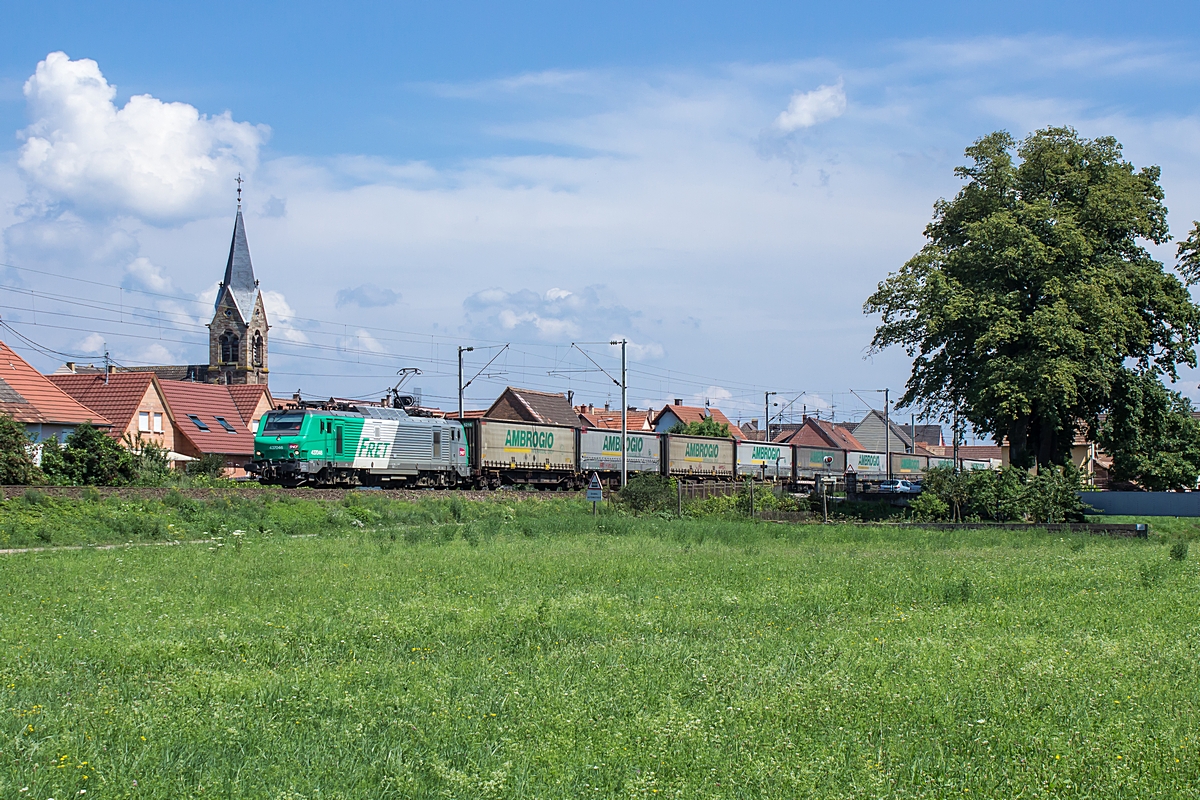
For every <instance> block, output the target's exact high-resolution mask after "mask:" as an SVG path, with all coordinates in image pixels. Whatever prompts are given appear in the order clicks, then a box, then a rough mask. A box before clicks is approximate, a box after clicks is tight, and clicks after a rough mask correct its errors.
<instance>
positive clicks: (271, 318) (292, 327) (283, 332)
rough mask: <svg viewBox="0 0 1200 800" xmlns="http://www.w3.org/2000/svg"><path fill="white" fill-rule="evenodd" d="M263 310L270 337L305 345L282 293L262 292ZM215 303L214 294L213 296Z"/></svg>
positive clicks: (292, 312) (304, 336) (306, 338)
mask: <svg viewBox="0 0 1200 800" xmlns="http://www.w3.org/2000/svg"><path fill="white" fill-rule="evenodd" d="M261 293H262V300H263V309H264V310H265V311H266V312H267V322H268V323H269V324H270V325H271V330H272V331H273V333H272V334H271V335H272V336H278V337H281V338H283V339H285V340H287V341H289V342H295V343H297V344H307V343H308V341H309V339H308V336H306V335H305V333H304V331H302V330H300V328H299V326H298V324H297V323H298V322H299V320H297V318H296V317H297V314H296V312H295V310H294V309H293V308H292V307H291V305H290V304H289V303H288V301H287V298H286V297H284V296H283V292H278V291H275V290H272V289H267V290H262V292H261ZM213 301H214V302H215V301H216V293H214V294H213Z"/></svg>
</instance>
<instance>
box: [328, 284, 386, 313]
mask: <svg viewBox="0 0 1200 800" xmlns="http://www.w3.org/2000/svg"><path fill="white" fill-rule="evenodd" d="M399 300H400V293H399V292H396V291H393V290H392V289H384V288H382V287H379V286H376V285H375V284H373V283H364V284H361V285H359V286H355V287H354V288H353V289H339V290H338V293H337V300H336V302H335V305H336V306H337V307H338V308H343V307H345V306H358V307H359V308H383V307H385V306H394V305H395V304H396V303H397V302H399Z"/></svg>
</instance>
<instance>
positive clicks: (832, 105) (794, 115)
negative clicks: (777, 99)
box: [775, 79, 846, 133]
mask: <svg viewBox="0 0 1200 800" xmlns="http://www.w3.org/2000/svg"><path fill="white" fill-rule="evenodd" d="M845 112H846V92H845V90H844V89H843V88H842V81H841V79H838V82H837V83H835V84H833V85H831V86H818V87H817V88H816V89H813V90H812V91H811V92H796V93H795V94H794V95H792V100H791V102H790V103H788V107H787V109H786V110H784V111H783V112H782V113H781V114H780V115H779V116H778V117H776V118H775V127H776V128H779V130H781V131H784V132H785V133H791V132H792V131H795V130H799V129H800V128H811V127H812V126H813V125H817V124H819V123H822V122H827V121H829V120H831V119H836V118H837V117H840V116H841V115H842V114H844V113H845Z"/></svg>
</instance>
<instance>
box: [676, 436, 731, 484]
mask: <svg viewBox="0 0 1200 800" xmlns="http://www.w3.org/2000/svg"><path fill="white" fill-rule="evenodd" d="M664 440H665V441H664V449H665V450H666V453H667V457H666V461H665V464H664V472H663V474H665V475H674V476H676V477H680V478H696V479H714V478H722V479H729V478H732V477H733V475H734V467H735V455H734V440H733V439H715V438H711V437H708V436H682V435H679V434H674V433H668V434H664Z"/></svg>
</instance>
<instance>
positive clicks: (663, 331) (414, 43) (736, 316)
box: [0, 3, 1200, 418]
mask: <svg viewBox="0 0 1200 800" xmlns="http://www.w3.org/2000/svg"><path fill="white" fill-rule="evenodd" d="M647 5H648V4H634V3H629V4H605V5H604V6H603V7H602V8H595V7H584V6H566V5H564V4H549V3H546V4H522V5H520V6H509V7H499V6H496V5H495V4H476V5H472V4H455V5H445V6H444V7H438V8H436V9H435V8H430V4H421V5H416V4H379V5H372V4H358V5H355V6H350V7H348V8H344V9H343V8H340V7H339V8H338V9H331V8H330V7H328V6H317V5H306V4H303V3H299V4H297V3H292V4H277V5H265V4H257V5H252V6H251V5H249V4H246V5H240V4H237V5H235V4H205V5H204V6H203V9H202V10H200V11H198V10H196V9H195V8H194V7H191V6H188V7H185V6H179V8H178V10H171V9H165V10H164V8H163V7H162V6H160V5H155V4H137V3H127V4H121V5H120V6H119V7H110V8H105V7H101V6H97V5H95V4H74V5H71V4H65V5H62V4H58V5H54V6H52V7H32V6H33V4H20V5H17V4H9V7H6V9H5V20H6V24H5V26H4V27H3V30H0V44H2V45H3V46H2V47H0V131H3V132H5V133H4V134H3V137H0V141H7V142H8V144H7V145H0V229H2V230H3V237H2V239H0V248H2V252H0V255H2V257H3V263H5V264H9V265H12V267H17V268H20V269H14V268H9V269H8V271H7V273H6V274H5V275H4V283H5V284H6V285H7V286H8V287H9V288H8V289H6V290H4V291H3V293H2V294H0V315H2V316H3V318H4V319H5V320H7V321H9V322H11V323H12V324H13V325H14V326H16V327H17V328H18V329H19V330H20V331H21V332H22V333H24V334H25V335H27V336H28V337H29V338H30V339H33V340H34V341H37V342H39V343H41V344H43V345H46V346H48V347H51V348H53V349H55V350H60V351H62V352H69V353H72V354H80V355H89V354H91V355H95V354H97V353H98V352H100V351H101V350H102V348H103V346H104V345H107V346H108V348H109V349H110V351H111V352H112V353H113V354H114V356H115V357H117V358H118V360H122V361H124V362H125V363H130V364H133V363H142V362H161V361H171V362H186V361H198V360H199V361H202V360H204V351H203V348H202V346H201V343H202V342H203V322H206V321H207V314H208V313H210V312H206V311H205V306H204V301H205V300H206V299H207V298H209V297H211V296H212V292H213V285H214V283H215V281H216V280H218V279H219V277H220V271H221V269H222V267H223V264H224V257H225V251H226V249H227V247H228V237H229V230H230V227H231V223H232V219H231V217H232V211H233V203H232V196H233V192H232V188H233V183H232V178H233V176H234V175H235V174H236V173H237V172H238V171H241V172H243V173H244V174H246V175H247V178H248V183H247V184H246V198H247V200H246V216H247V228H248V233H249V237H250V244H251V250H252V252H253V255H254V260H255V266H256V269H257V271H258V274H259V277H260V279H261V280H262V285H263V288H264V289H266V290H268V291H269V294H268V313H269V314H271V316H272V318H273V321H274V323H275V328H274V329H273V331H272V333H273V339H272V348H271V349H272V388H273V389H274V390H275V391H276V392H277V393H278V394H290V393H291V392H292V391H295V390H296V389H301V390H303V391H305V392H307V393H311V394H314V395H322V394H323V395H329V394H339V395H346V396H352V395H360V394H362V395H368V394H374V393H377V392H378V391H379V390H380V389H381V388H382V387H383V386H385V385H386V384H387V383H388V376H389V375H391V374H392V373H394V372H395V370H396V369H398V368H399V367H401V366H418V367H420V368H422V369H423V370H425V373H426V374H425V375H422V376H421V378H420V379H419V380H420V381H421V383H416V382H414V384H415V385H421V386H422V388H423V389H424V392H425V394H426V395H428V396H430V397H432V398H435V400H436V402H438V403H440V404H442V405H449V404H450V401H449V398H450V397H452V396H453V394H454V379H453V373H454V359H455V352H456V350H455V348H456V346H457V345H459V344H479V345H486V344H490V343H498V342H513V343H514V344H513V346H512V348H511V349H510V350H509V351H508V352H507V353H505V354H504V355H503V356H502V357H501V358H500V359H498V361H497V365H496V366H494V367H493V369H492V370H490V371H489V372H488V373H487V374H485V376H483V377H481V378H480V380H479V381H478V382H477V383H476V384H475V386H473V387H472V388H471V390H469V391H468V395H469V397H471V398H473V399H474V400H475V401H476V402H475V403H473V404H474V405H479V404H482V403H483V402H484V401H485V400H486V399H487V398H490V397H492V396H494V395H495V393H496V392H497V391H498V389H499V388H500V387H502V386H503V385H504V384H506V383H512V384H515V385H526V386H536V387H539V388H553V389H560V390H566V389H568V388H569V389H571V390H573V391H574V392H575V393H576V396H577V397H578V398H580V399H581V400H591V401H593V402H597V403H603V402H604V401H605V400H608V399H610V397H611V398H612V399H615V395H614V394H613V392H612V386H611V383H608V382H607V379H605V378H604V377H603V376H602V375H597V374H594V373H587V372H582V371H580V370H583V369H584V368H586V367H588V366H590V365H589V364H588V363H587V362H586V360H585V359H583V358H582V356H579V355H578V354H577V353H575V352H574V351H572V350H570V347H569V345H570V344H571V342H572V341H576V342H601V341H607V340H608V339H610V338H612V337H614V336H619V335H624V336H628V337H629V338H630V339H631V340H632V341H633V342H634V343H635V345H636V346H635V347H633V348H632V351H631V352H632V356H633V358H634V370H633V374H632V375H631V385H632V388H631V395H630V399H631V402H633V403H635V404H637V405H639V406H644V405H645V404H646V403H648V402H649V403H655V404H658V403H661V402H662V401H663V400H664V399H672V398H675V397H681V398H688V399H689V400H698V401H702V400H703V399H704V398H711V399H712V400H713V401H714V403H717V404H719V405H721V406H722V407H723V408H725V409H726V410H727V412H729V413H730V415H731V416H734V417H738V416H740V417H742V418H749V417H751V416H761V410H759V409H761V400H762V394H761V393H762V392H763V391H765V390H778V391H780V392H783V393H785V395H786V396H787V397H788V399H791V398H792V397H794V396H796V395H797V394H799V393H801V392H808V393H809V394H808V396H807V397H806V398H805V400H804V401H802V402H804V403H808V404H810V408H811V407H813V406H817V407H821V406H826V405H828V404H829V403H833V404H835V405H836V406H837V409H838V413H839V415H840V416H841V415H853V414H854V413H855V412H856V410H861V409H862V408H863V403H862V401H860V400H859V399H857V398H855V397H854V396H853V395H851V394H849V392H848V390H849V389H851V388H854V389H862V388H872V387H877V386H883V385H888V386H891V387H893V388H894V389H898V388H899V387H901V386H902V384H903V382H904V380H905V378H906V376H907V368H908V364H907V360H906V359H905V358H904V357H903V354H901V353H887V354H883V355H880V356H875V357H873V358H864V348H865V346H866V344H867V342H868V341H869V339H870V333H871V330H872V320H870V319H868V318H866V317H864V316H863V315H862V312H861V304H862V300H863V299H864V298H865V296H866V295H867V294H868V293H869V292H870V290H871V289H872V288H873V287H874V285H875V284H876V283H877V282H878V281H879V280H882V279H883V278H884V277H885V276H886V274H887V272H888V271H890V270H893V269H895V268H897V267H898V266H899V265H900V264H901V263H903V261H904V260H905V258H907V257H908V256H909V255H911V254H912V253H913V252H915V251H916V249H917V248H919V247H920V244H921V230H922V228H923V226H924V224H925V223H926V222H927V221H928V219H929V216H930V210H931V207H932V204H933V202H934V201H935V200H936V199H937V198H938V197H941V196H948V195H950V194H952V193H953V192H954V191H955V190H956V188H957V185H958V184H957V182H956V181H955V179H954V178H953V175H952V169H953V167H954V166H955V165H956V164H958V163H959V162H960V160H961V153H962V149H963V148H964V147H965V146H967V145H968V144H970V142H971V141H972V140H973V139H975V138H977V137H978V136H981V135H983V134H985V133H988V132H990V131H992V130H996V129H999V128H1005V129H1008V130H1010V131H1012V132H1013V133H1014V134H1016V135H1018V136H1021V135H1024V134H1026V133H1028V132H1029V131H1031V130H1034V129H1035V128H1038V127H1044V126H1046V125H1051V124H1064V123H1065V124H1072V125H1075V126H1076V127H1078V128H1079V130H1080V131H1081V133H1083V134H1084V135H1089V136H1097V135H1108V134H1111V135H1115V136H1117V137H1118V138H1119V139H1120V140H1121V141H1122V142H1123V143H1124V144H1125V147H1126V154H1127V156H1128V157H1129V158H1130V159H1131V160H1133V161H1134V163H1135V164H1138V165H1142V164H1148V163H1156V164H1160V165H1161V166H1162V167H1163V185H1164V187H1165V188H1166V191H1167V204H1168V206H1169V208H1170V209H1171V216H1170V222H1171V225H1172V228H1173V230H1174V231H1175V232H1176V233H1182V232H1183V231H1185V230H1186V229H1187V227H1189V225H1190V221H1191V220H1192V219H1195V218H1200V166H1198V165H1200V159H1198V158H1197V156H1198V155H1200V109H1198V108H1197V104H1198V98H1200V92H1198V91H1197V89H1198V88H1200V87H1198V84H1200V72H1198V71H1197V69H1196V67H1197V57H1196V56H1195V55H1194V53H1196V52H1197V47H1196V45H1197V36H1196V34H1195V31H1196V30H1197V22H1198V21H1200V20H1198V16H1200V15H1198V14H1197V11H1196V10H1195V7H1194V5H1186V4H1183V3H1173V4H1143V5H1140V6H1139V7H1138V8H1137V9H1136V13H1134V12H1133V10H1132V7H1131V6H1129V4H1117V3H1088V4H1082V3H1072V4H1066V3H1059V4H1045V3H1015V4H1007V5H1005V6H1004V8H1003V9H1000V10H998V9H997V8H996V7H994V6H991V5H987V6H984V5H983V4H962V3H922V4H896V3H858V4H838V5H835V4H820V5H817V4H811V5H806V4H786V5H784V4H779V5H770V4H758V5H753V6H738V7H736V8H735V7H732V6H731V5H729V4H721V5H717V4H697V3H688V4H682V3H679V4H654V5H653V6H652V7H650V8H647ZM964 6H966V7H965V8H964ZM57 52H62V53H65V54H66V56H65V57H61V58H50V59H48V56H49V55H50V54H52V53H57ZM68 59H69V60H68ZM84 59H90V60H91V62H94V63H93V64H90V65H89V64H88V63H87V62H85V61H83V60H84ZM43 62H45V63H43ZM39 64H42V68H41V71H38V70H39ZM35 72H36V73H37V74H36V76H35ZM31 77H33V79H32V80H31ZM27 81H28V82H29V83H27ZM110 93H111V96H110ZM131 98H134V102H130V101H131ZM127 104H128V105H127ZM170 104H177V105H170ZM189 107H190V108H189ZM189 115H190V116H189ZM38 141H45V142H54V143H57V144H56V146H55V147H54V148H50V149H49V150H47V151H46V152H44V153H43V152H40V151H38V152H34V151H33V150H31V148H35V146H37V142H38ZM1159 254H1160V257H1162V258H1164V260H1167V261H1168V262H1169V261H1170V255H1171V248H1163V249H1161V250H1160V251H1159ZM31 270H39V271H40V272H32V271H31ZM41 273H52V274H53V275H55V276H67V279H66V280H64V279H62V278H60V277H51V276H49V275H46V274H41ZM72 279H73V280H72ZM83 280H90V281H93V282H94V283H91V284H88V283H82V282H81V281H83ZM97 284H99V285H97ZM115 286H121V287H124V289H123V290H118V289H116V288H111V287H115ZM18 290H21V291H18ZM22 291H23V292H24V294H22ZM85 299H86V300H88V301H94V302H92V306H87V305H83V304H82V303H83V301H84V300H85ZM55 303H57V304H58V305H55ZM35 309H37V310H38V311H39V312H40V316H38V317H36V318H35V316H34V313H35ZM35 323H36V324H35ZM8 338H11V337H8ZM584 347H585V349H587V350H588V351H589V353H591V354H592V355H593V356H594V357H596V358H597V359H598V360H599V361H600V362H601V363H602V364H603V365H604V366H605V367H608V368H610V369H611V367H612V366H613V364H614V360H613V358H612V352H611V348H608V347H607V346H604V345H584ZM482 354H483V351H477V353H476V354H473V355H472V358H474V357H475V356H476V355H482ZM31 358H32V360H34V361H35V363H37V364H38V365H39V366H41V367H44V368H50V367H52V366H55V364H54V358H53V357H52V356H51V355H37V354H33V355H31ZM59 360H61V359H59ZM475 366H476V367H477V368H478V367H482V366H483V362H482V360H480V361H479V363H477V364H476V365H475ZM472 374H473V372H472ZM1196 381H1197V376H1195V375H1190V374H1189V375H1188V377H1187V381H1186V383H1185V384H1184V385H1183V388H1184V389H1185V390H1186V391H1187V393H1188V394H1189V395H1191V396H1193V397H1196V396H1197V394H1200V393H1198V392H1197V391H1196ZM865 396H866V397H867V398H868V399H873V398H872V397H871V396H870V395H865ZM796 407H797V408H798V407H799V404H798V405H797V406H796Z"/></svg>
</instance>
